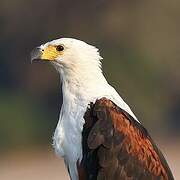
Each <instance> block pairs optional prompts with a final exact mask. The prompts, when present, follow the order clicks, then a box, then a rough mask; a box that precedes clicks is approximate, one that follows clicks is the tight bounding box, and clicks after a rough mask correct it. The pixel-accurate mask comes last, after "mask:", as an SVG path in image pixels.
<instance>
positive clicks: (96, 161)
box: [77, 98, 174, 180]
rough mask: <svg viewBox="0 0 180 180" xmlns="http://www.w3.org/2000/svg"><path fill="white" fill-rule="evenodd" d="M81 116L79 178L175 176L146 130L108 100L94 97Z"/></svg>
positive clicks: (136, 179)
mask: <svg viewBox="0 0 180 180" xmlns="http://www.w3.org/2000/svg"><path fill="white" fill-rule="evenodd" d="M84 118H85V125H84V129H83V134H82V136H83V139H82V143H83V159H82V161H81V163H80V164H79V163H77V165H78V173H79V179H80V180H84V179H86V180H96V179H98V180H172V179H174V178H173V176H172V173H171V171H170V169H169V167H168V164H167V162H166V160H165V159H164V157H163V155H162V154H161V152H160V151H159V150H158V148H157V147H156V146H155V144H154V143H153V141H152V139H151V138H150V136H149V135H148V133H147V131H146V130H145V129H144V128H143V127H142V125H141V124H139V123H138V122H137V121H135V120H134V119H133V118H132V117H131V116H130V115H128V114H127V113H126V112H125V111H123V110H122V109H120V108H119V107H117V106H116V105H115V104H113V103H112V102H111V101H110V100H108V99H106V98H102V99H100V100H97V101H96V103H95V104H94V105H93V104H92V105H91V108H90V109H88V110H87V112H86V114H85V116H84Z"/></svg>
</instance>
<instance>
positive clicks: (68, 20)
mask: <svg viewBox="0 0 180 180" xmlns="http://www.w3.org/2000/svg"><path fill="white" fill-rule="evenodd" d="M179 20H180V1H178V0H172V1H168V0H159V1H147V0H133V1H132V0H111V1H108V0H91V1H86V0H76V1H74V0H13V1H12V0H1V1H0V179H5V180H11V179H13V180H19V179H27V180H31V179H33V180H38V179H40V178H41V179H43V180H49V179H53V180H63V179H68V176H67V172H66V170H65V169H64V164H63V161H62V160H60V159H58V158H57V157H56V156H55V155H54V153H53V150H52V147H51V143H52V138H51V137H52V135H53V132H54V129H55V127H56V124H57V121H58V114H59V110H60V106H61V92H60V82H59V75H58V74H57V73H56V71H55V70H54V69H53V68H52V67H51V66H50V65H49V64H48V63H34V64H32V65H31V64H30V58H29V54H30V51H31V50H32V49H33V48H34V47H36V46H38V45H40V44H42V43H44V42H47V41H50V40H52V39H56V38H59V37H74V38H78V39H81V40H84V41H86V42H88V43H90V44H93V45H96V46H97V47H98V48H100V52H101V55H102V56H103V57H104V60H103V68H104V73H105V76H106V77H107V79H108V81H109V82H110V83H111V84H112V85H113V86H114V87H115V88H116V89H117V90H118V92H119V93H120V94H121V95H122V97H123V98H124V99H125V100H126V102H127V103H128V104H129V105H130V106H131V108H132V110H133V111H134V112H135V114H136V115H137V117H138V118H139V120H140V121H141V122H142V124H143V125H144V126H145V127H146V128H147V129H148V130H149V132H150V134H151V135H152V137H153V138H154V139H155V141H156V142H157V143H158V144H159V146H160V148H161V149H162V151H163V153H164V154H165V156H166V158H167V160H168V162H169V164H170V166H171V168H172V170H173V173H174V175H175V177H176V179H180V172H178V170H179V168H178V167H180V155H179V154H180V70H179V67H180V21H179Z"/></svg>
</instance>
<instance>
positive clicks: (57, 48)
mask: <svg viewBox="0 0 180 180" xmlns="http://www.w3.org/2000/svg"><path fill="white" fill-rule="evenodd" d="M56 50H57V51H63V50H64V47H63V46H62V45H58V46H56Z"/></svg>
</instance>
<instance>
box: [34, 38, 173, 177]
mask: <svg viewBox="0 0 180 180" xmlns="http://www.w3.org/2000/svg"><path fill="white" fill-rule="evenodd" d="M101 59H102V57H101V56H100V54H99V51H98V49H97V48H96V47H94V46H91V45H89V44H87V43H85V42H83V41H80V40H77V39H73V38H60V39H56V40H53V41H51V42H47V43H45V44H43V45H41V46H39V47H37V48H35V49H34V50H33V51H32V53H31V61H33V60H44V61H49V62H50V63H51V64H52V65H53V66H54V67H55V68H56V70H57V71H58V73H59V74H60V79H61V83H62V93H63V104H62V107H61V110H60V116H59V122H58V124H57V127H56V130H55V133H54V136H53V146H54V149H55V152H56V153H57V155H59V156H61V157H63V158H64V162H65V165H66V167H67V169H68V172H69V175H70V178H71V179H72V180H96V179H97V180H172V179H174V178H173V175H172V173H171V170H170V168H169V166H168V164H167V162H166V160H165V158H164V157H163V155H162V153H161V152H160V150H159V149H158V148H157V146H156V145H155V143H154V142H153V140H152V139H151V137H150V136H149V134H148V132H147V131H146V129H145V128H144V127H143V126H142V125H141V123H140V122H139V121H138V119H137V118H136V116H135V115H134V114H133V112H132V111H131V109H130V107H129V106H128V105H127V104H126V103H125V102H124V100H123V99H122V98H121V97H120V95H119V94H118V93H117V92H116V90H115V89H114V88H113V87H112V86H111V85H110V84H108V82H107V81H106V79H105V77H104V76H103V73H102V69H101Z"/></svg>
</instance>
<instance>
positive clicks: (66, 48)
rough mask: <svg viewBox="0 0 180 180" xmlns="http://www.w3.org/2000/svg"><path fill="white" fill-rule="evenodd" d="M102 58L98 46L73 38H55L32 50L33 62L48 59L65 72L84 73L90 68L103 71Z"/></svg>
mask: <svg viewBox="0 0 180 180" xmlns="http://www.w3.org/2000/svg"><path fill="white" fill-rule="evenodd" d="M101 59H102V58H101V56H100V55H99V52H98V49H97V48H96V47H94V46H92V45H89V44H87V43H85V42H83V41H80V40H77V39H73V38H60V39H56V40H53V41H50V42H47V43H45V44H42V45H40V46H39V47H37V48H35V49H34V50H33V51H32V52H31V62H32V61H34V60H43V61H48V62H50V63H52V64H53V65H54V67H55V68H56V69H57V70H58V71H59V72H63V74H65V73H72V72H76V73H77V72H78V73H80V72H81V73H80V74H81V75H83V74H82V73H83V72H86V73H87V72H88V71H89V70H90V69H94V70H98V71H99V70H100V71H101V62H100V60H101ZM91 73H92V72H91ZM91 75H92V74H91Z"/></svg>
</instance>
